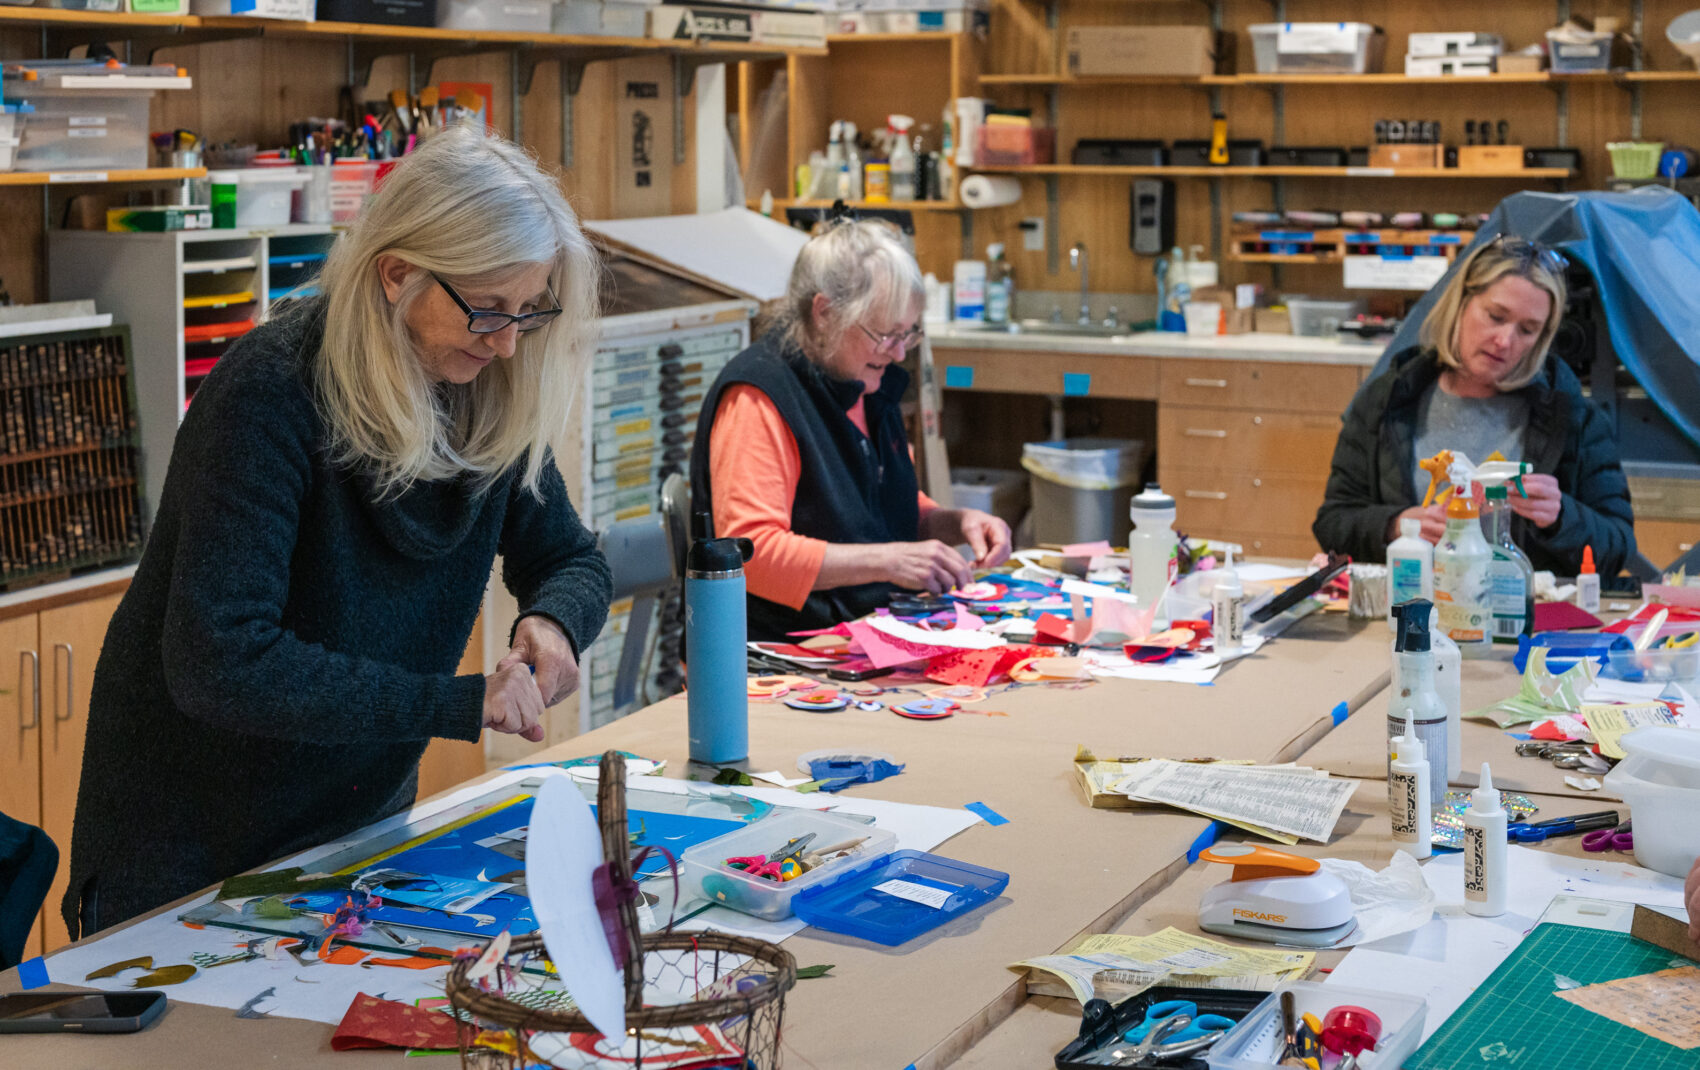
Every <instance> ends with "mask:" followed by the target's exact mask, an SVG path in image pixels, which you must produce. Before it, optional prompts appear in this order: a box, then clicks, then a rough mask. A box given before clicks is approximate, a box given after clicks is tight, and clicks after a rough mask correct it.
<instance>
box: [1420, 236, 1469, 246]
mask: <svg viewBox="0 0 1700 1070" xmlns="http://www.w3.org/2000/svg"><path fill="white" fill-rule="evenodd" d="M1463 241H1464V239H1463V238H1461V237H1459V236H1458V235H1456V234H1436V235H1433V236H1432V237H1430V238H1429V240H1428V243H1429V244H1430V245H1461V244H1463Z"/></svg>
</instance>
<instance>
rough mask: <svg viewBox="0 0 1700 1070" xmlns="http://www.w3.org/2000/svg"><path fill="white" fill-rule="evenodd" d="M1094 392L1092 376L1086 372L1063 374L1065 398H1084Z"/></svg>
mask: <svg viewBox="0 0 1700 1070" xmlns="http://www.w3.org/2000/svg"><path fill="white" fill-rule="evenodd" d="M1091 392H1092V376H1091V375H1090V374H1088V373H1086V372H1063V397H1065V398H1083V397H1085V396H1086V395H1087V394H1089V393H1091Z"/></svg>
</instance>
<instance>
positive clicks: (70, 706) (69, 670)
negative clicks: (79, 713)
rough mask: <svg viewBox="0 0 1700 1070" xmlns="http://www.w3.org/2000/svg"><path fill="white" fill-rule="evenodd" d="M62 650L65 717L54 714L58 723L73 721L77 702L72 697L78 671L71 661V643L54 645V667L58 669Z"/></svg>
mask: <svg viewBox="0 0 1700 1070" xmlns="http://www.w3.org/2000/svg"><path fill="white" fill-rule="evenodd" d="M61 650H63V651H64V652H65V716H63V717H61V716H59V714H58V712H57V711H55V712H54V714H53V719H54V720H56V721H69V720H70V719H71V711H72V710H74V709H75V708H76V706H75V702H74V700H73V699H72V697H71V680H72V679H73V678H74V675H75V672H76V669H75V668H74V664H73V662H72V660H71V658H72V650H71V644H70V643H54V644H53V662H54V666H55V667H58V663H59V651H61Z"/></svg>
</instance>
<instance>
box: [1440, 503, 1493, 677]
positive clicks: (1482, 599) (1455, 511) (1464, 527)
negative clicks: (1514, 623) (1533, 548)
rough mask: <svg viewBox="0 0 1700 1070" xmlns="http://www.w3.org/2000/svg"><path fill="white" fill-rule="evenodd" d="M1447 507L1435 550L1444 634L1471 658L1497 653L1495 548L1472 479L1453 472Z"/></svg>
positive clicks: (1462, 652) (1441, 623)
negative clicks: (1485, 533)
mask: <svg viewBox="0 0 1700 1070" xmlns="http://www.w3.org/2000/svg"><path fill="white" fill-rule="evenodd" d="M1452 486H1453V488H1454V493H1453V495H1452V500H1451V501H1450V502H1448V503H1447V504H1446V534H1445V535H1444V536H1442V537H1441V540H1440V545H1439V546H1436V547H1435V548H1434V601H1435V604H1436V605H1438V606H1439V607H1440V626H1441V630H1442V631H1444V632H1445V633H1446V634H1447V635H1449V636H1451V637H1452V641H1453V642H1454V643H1457V644H1458V651H1459V653H1461V654H1463V656H1464V657H1466V658H1483V657H1487V656H1488V654H1490V653H1492V651H1493V547H1491V546H1489V545H1488V541H1487V538H1486V537H1485V536H1483V535H1482V524H1481V520H1480V519H1479V515H1478V512H1477V509H1476V499H1475V495H1474V493H1473V488H1472V487H1471V485H1470V480H1469V477H1468V476H1466V475H1463V474H1462V473H1459V472H1457V471H1454V473H1453V477H1452Z"/></svg>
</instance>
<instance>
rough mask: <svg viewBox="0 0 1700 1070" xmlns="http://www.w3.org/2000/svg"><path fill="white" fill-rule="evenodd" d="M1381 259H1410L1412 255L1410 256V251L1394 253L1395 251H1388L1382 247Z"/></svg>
mask: <svg viewBox="0 0 1700 1070" xmlns="http://www.w3.org/2000/svg"><path fill="white" fill-rule="evenodd" d="M1381 259H1383V260H1410V259H1412V256H1411V254H1410V253H1395V252H1389V251H1388V250H1386V249H1383V250H1381Z"/></svg>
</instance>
